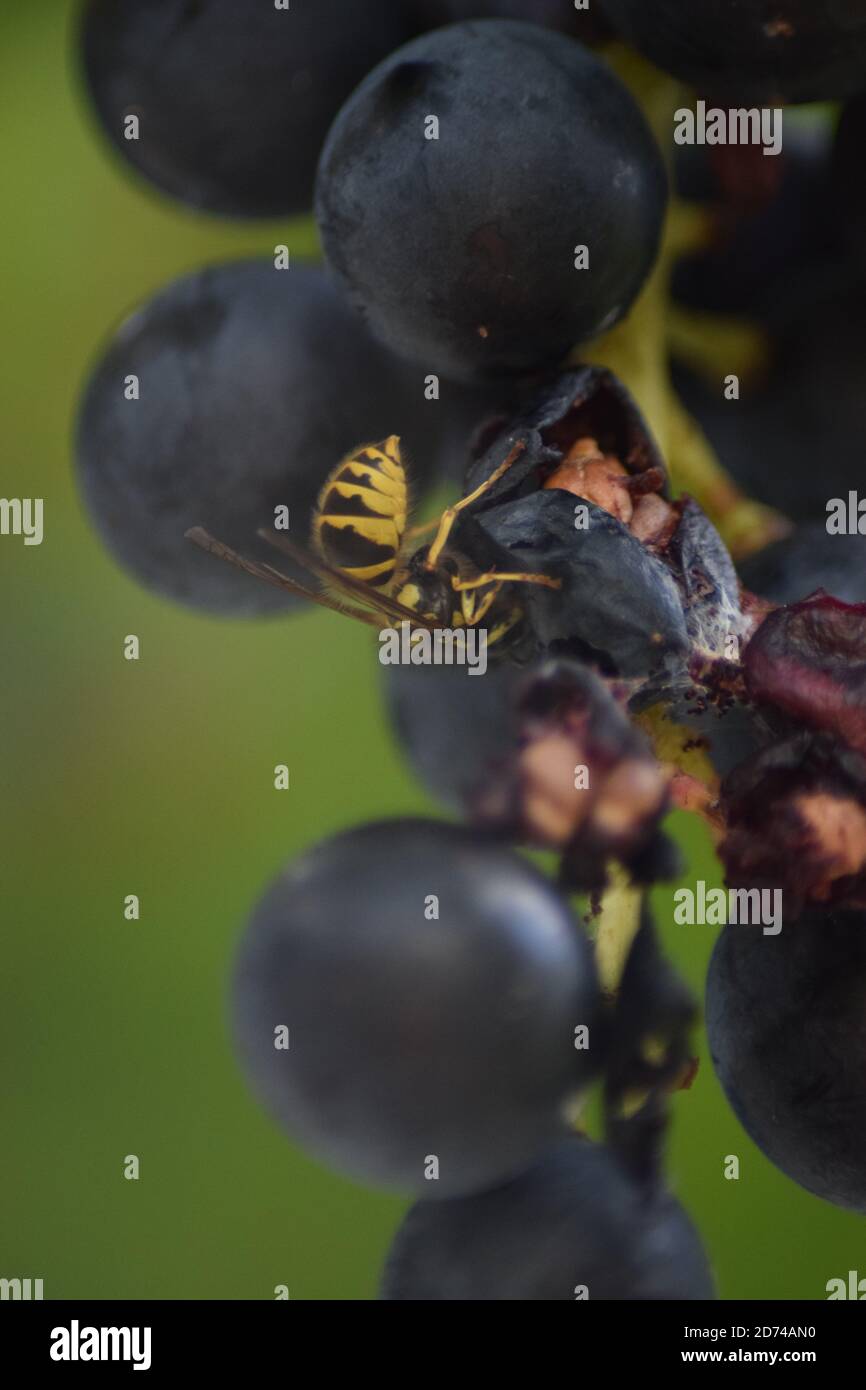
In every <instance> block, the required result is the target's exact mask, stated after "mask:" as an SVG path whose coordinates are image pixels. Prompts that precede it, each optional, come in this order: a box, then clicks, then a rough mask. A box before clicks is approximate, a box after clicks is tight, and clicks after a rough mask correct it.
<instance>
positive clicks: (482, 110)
mask: <svg viewBox="0 0 866 1390" xmlns="http://www.w3.org/2000/svg"><path fill="white" fill-rule="evenodd" d="M517 71H519V72H520V73H521V84H522V90H523V91H524V92H525V94H526V95H525V100H523V101H521V102H520V103H515V100H514V73H515V72H517ZM431 115H434V116H436V117H437V119H438V120H439V123H440V125H439V138H438V139H428V138H425V129H426V127H427V122H428V119H429V117H430V116H431ZM503 130H508V131H509V132H510V139H511V142H512V145H511V152H510V157H509V158H507V159H503V158H502V138H503V137H502V132H503ZM612 165H615V166H616V168H617V170H618V176H617V178H616V180H612V179H611V177H610V169H611V166H612ZM666 203H667V180H666V175H665V171H664V165H663V162H662V159H661V156H660V154H659V151H658V148H657V146H656V144H655V142H654V139H653V136H652V134H651V132H650V130H649V127H648V126H647V124H646V122H645V120H644V117H643V115H642V114H641V112H640V110H639V108H638V107H637V106H636V104H635V103H634V101H633V100H632V97H631V95H630V93H629V92H628V91H627V89H626V88H625V87H624V86H623V85H622V84H621V83H620V82H619V80H618V79H617V78H616V77H615V76H614V75H613V74H612V73H611V71H610V70H609V69H608V68H607V67H606V66H605V65H604V64H603V63H602V62H601V60H600V59H598V58H597V57H596V56H595V55H594V54H593V53H592V52H591V51H590V50H589V49H586V48H584V47H583V46H582V45H580V44H578V43H576V42H575V41H573V40H571V39H568V38H566V37H564V36H563V35H561V34H556V33H553V32H551V31H549V30H546V29H543V28H541V27H540V26H538V25H532V24H520V23H516V22H514V23H513V22H511V21H507V20H482V21H479V22H477V23H476V22H471V23H466V24H455V25H450V26H447V27H446V28H444V29H437V30H434V31H433V33H430V34H426V35H423V36H422V37H421V38H419V39H416V40H414V41H413V42H412V43H409V44H407V45H406V46H404V47H403V48H401V49H398V50H397V52H396V53H393V54H392V55H391V56H390V57H389V58H388V59H387V60H386V61H385V62H384V63H382V64H380V65H379V67H377V68H376V69H374V71H373V72H372V73H371V74H370V75H369V76H368V77H367V78H366V79H365V81H364V82H363V83H362V84H361V85H360V87H359V88H358V89H357V90H356V91H355V92H354V93H353V95H352V96H351V97H350V98H349V100H348V101H347V102H346V104H345V105H344V107H343V108H342V110H341V111H340V114H339V116H338V117H337V119H336V120H335V122H334V124H333V126H332V128H331V131H330V134H329V136H328V140H327V142H326V145H325V148H324V150H323V152H322V157H321V161H320V165H319V172H318V176H317V182H316V215H317V220H318V223H319V229H320V232H321V235H322V241H323V245H324V250H325V254H326V257H327V259H328V261H329V264H330V265H331V267H332V269H333V270H334V271H335V273H336V274H337V276H338V277H339V279H340V281H341V283H342V285H343V286H344V288H345V290H346V292H347V293H348V295H349V296H350V298H351V300H352V302H353V303H354V304H355V306H356V307H357V308H358V309H359V310H360V311H361V312H362V313H363V314H364V317H365V319H366V321H367V323H368V325H369V326H370V328H371V329H372V331H373V332H374V334H375V335H376V336H377V337H379V338H380V339H381V340H382V341H383V342H385V343H387V344H388V346H390V347H391V348H392V349H393V350H394V351H396V352H397V353H399V354H400V355H402V356H405V357H407V358H408V359H410V360H414V361H417V362H421V363H423V364H424V365H425V366H426V367H427V369H428V370H431V371H437V372H441V373H442V374H444V375H445V376H452V377H455V378H458V379H465V380H472V379H480V378H489V377H495V376H501V375H505V376H508V375H520V374H522V373H526V372H530V371H534V370H536V369H538V368H541V367H544V366H545V365H548V364H551V363H554V362H557V361H559V360H560V359H561V358H562V357H563V356H564V355H565V354H566V353H567V352H569V351H570V350H571V349H572V348H573V347H574V345H575V343H579V342H583V341H586V340H587V339H588V338H591V337H593V336H595V335H596V334H598V333H600V332H602V331H604V330H606V329H607V328H609V327H611V326H612V325H613V324H614V323H617V322H618V321H619V320H620V319H621V318H622V317H623V316H624V315H625V313H626V312H627V310H628V308H629V307H630V305H631V304H632V302H633V300H634V299H635V297H636V295H637V294H638V292H639V290H640V289H641V286H642V285H643V283H644V281H645V280H646V278H647V275H648V274H649V272H650V270H651V268H652V266H653V264H654V262H655V258H656V253H657V250H658V245H659V239H660V233H661V226H662V220H663V217H664V213H665V207H666ZM455 209H456V210H459V211H458V215H456V216H455ZM407 223H408V224H409V225H410V226H411V229H412V234H411V236H407V235H406V226H407ZM579 246H587V247H588V248H589V256H590V264H589V268H588V269H579V268H576V265H575V259H576V248H577V247H579Z"/></svg>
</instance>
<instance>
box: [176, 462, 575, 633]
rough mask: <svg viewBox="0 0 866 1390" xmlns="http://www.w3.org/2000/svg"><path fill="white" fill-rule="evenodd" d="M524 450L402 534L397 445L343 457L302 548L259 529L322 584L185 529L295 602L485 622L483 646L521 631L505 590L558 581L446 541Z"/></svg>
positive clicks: (402, 481) (375, 616)
mask: <svg viewBox="0 0 866 1390" xmlns="http://www.w3.org/2000/svg"><path fill="white" fill-rule="evenodd" d="M524 447H525V445H524V444H523V443H521V442H519V443H518V444H516V445H515V446H514V448H513V449H512V450H511V452H510V453H509V455H508V456H507V458H506V459H505V460H504V461H503V462H502V463H501V464H500V465H499V466H498V467H497V468H496V469H495V470H494V471H493V472H492V473H491V475H490V476H489V477H488V478H486V479H485V480H484V482H482V483H481V484H480V485H479V486H478V487H476V488H475V489H474V490H473V491H472V492H470V493H468V494H467V495H466V496H465V497H462V498H461V499H460V500H459V501H458V502H456V503H454V504H453V505H452V506H450V507H446V508H445V510H444V511H443V512H442V514H441V516H440V517H439V518H438V519H437V520H435V521H433V522H431V523H430V524H429V525H428V526H421V527H416V528H413V529H411V530H407V529H406V523H407V518H408V513H409V484H408V478H407V470H406V466H405V464H404V461H403V456H402V452H401V448H400V440H399V438H398V437H397V436H396V435H389V436H388V438H387V439H385V440H382V441H381V442H380V443H378V444H365V445H361V446H359V447H358V448H357V449H354V450H353V451H352V452H351V453H350V454H348V455H347V456H346V457H345V458H343V459H342V460H341V461H340V462H339V463H338V464H337V466H336V467H335V468H334V469H333V470H332V471H331V473H330V474H329V475H328V477H327V479H326V481H325V483H324V486H323V487H322V489H321V491H320V493H319V497H318V500H317V503H316V506H315V509H314V512H313V518H312V526H311V541H312V546H313V549H312V550H311V551H306V550H304V549H302V548H301V547H299V546H297V545H295V544H294V542H292V541H290V540H289V539H288V537H287V536H285V535H284V534H282V533H280V532H277V531H273V530H268V529H267V528H265V529H262V530H260V531H259V532H258V534H259V536H261V537H262V539H264V540H266V541H267V542H269V544H271V545H272V546H274V548H275V549H277V550H280V551H282V552H283V553H284V554H286V555H287V556H288V557H289V558H290V559H292V560H293V561H294V562H295V563H296V564H298V565H300V566H302V567H303V568H304V569H305V570H306V571H307V572H309V573H311V574H313V575H315V576H316V577H317V578H318V579H320V580H322V581H323V582H324V584H325V586H326V588H325V589H323V590H318V591H316V590H313V589H308V588H306V587H305V586H304V585H302V584H300V583H297V582H296V581H295V580H294V579H291V578H290V577H289V576H288V575H286V574H283V573H282V572H281V571H280V570H278V569H277V568H275V567H274V566H273V565H268V564H261V563H259V562H258V561H254V560H248V559H246V558H245V557H244V556H242V555H240V554H239V553H238V552H237V551H235V550H232V549H230V548H229V547H228V546H227V545H224V544H223V543H222V542H221V541H219V540H217V539H215V538H214V537H213V536H211V535H209V534H208V532H207V531H205V530H203V529H202V528H201V527H198V526H197V527H193V528H192V529H191V530H190V531H187V532H186V536H187V539H188V540H191V541H192V542H193V543H194V544H196V545H198V546H199V547H200V548H201V549H202V550H205V551H208V552H209V553H210V554H212V555H215V556H217V557H218V558H219V559H221V560H225V561H228V563H230V564H233V565H235V566H236V567H237V568H238V569H241V570H244V571H245V572H246V573H247V574H250V575H253V576H254V577H256V578H258V579H262V580H264V581H265V582H267V583H268V584H272V585H275V586H276V587H277V588H280V589H283V590H285V591H287V592H289V593H292V594H295V595H297V596H299V597H302V598H306V599H310V600H311V601H312V602H314V603H318V604H321V605H322V606H323V607H325V608H329V609H331V610H332V611H333V612H336V613H342V614H343V615H344V616H346V617H350V618H355V619H357V620H358V621H360V622H364V623H367V624H369V625H371V626H374V627H377V628H379V629H381V628H383V627H387V626H390V625H392V624H394V623H395V622H397V623H400V622H407V623H409V624H411V626H412V627H413V628H415V629H427V630H428V631H431V630H432V631H436V630H438V629H442V628H446V627H447V628H451V629H455V628H456V629H460V628H464V629H465V628H478V627H479V626H480V625H481V624H482V623H485V624H486V632H487V643H488V645H491V644H492V643H494V642H501V641H502V640H503V639H505V638H506V637H508V636H509V635H510V634H512V633H513V632H514V631H515V629H516V628H517V627H518V626H519V625H520V622H521V619H522V617H523V610H522V606H521V605H520V604H519V603H518V602H515V601H514V598H513V595H512V593H511V590H510V586H511V585H517V584H533V585H539V586H541V587H546V588H550V589H558V588H559V587H560V584H561V581H560V580H559V579H557V578H553V577H551V576H549V575H544V574H532V573H523V572H516V571H509V570H506V571H501V572H500V571H497V570H495V569H484V568H482V567H479V566H476V565H474V564H473V562H472V560H471V559H470V558H469V557H468V556H467V555H466V554H464V553H463V552H462V551H461V550H460V549H459V548H458V547H456V546H455V545H454V544H453V533H454V528H455V524H456V523H457V521H458V519H459V518H460V516H461V515H462V514H463V513H465V512H466V511H467V510H468V509H470V508H472V507H474V506H475V505H476V504H477V503H478V502H479V501H481V499H482V498H483V497H484V496H485V494H486V493H488V492H489V491H490V489H491V488H493V487H494V486H495V484H496V483H497V482H498V481H499V480H500V478H502V477H503V476H504V474H505V473H506V472H507V471H508V469H509V468H511V467H512V466H513V464H514V463H515V462H516V461H517V459H518V458H519V456H520V454H521V453H522V451H523V449H524ZM427 531H435V535H434V537H433V540H432V542H431V543H430V544H429V545H422V546H420V547H418V548H416V549H414V550H410V548H409V544H408V543H409V542H410V541H411V540H413V539H416V538H417V537H418V536H420V535H422V534H424V533H425V532H427Z"/></svg>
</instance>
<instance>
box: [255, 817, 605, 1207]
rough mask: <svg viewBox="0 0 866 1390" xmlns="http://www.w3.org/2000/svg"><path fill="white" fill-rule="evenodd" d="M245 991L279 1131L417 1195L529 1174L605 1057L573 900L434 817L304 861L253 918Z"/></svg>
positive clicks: (368, 830) (350, 1169)
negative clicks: (282, 1037)
mask: <svg viewBox="0 0 866 1390" xmlns="http://www.w3.org/2000/svg"><path fill="white" fill-rule="evenodd" d="M233 995H234V1000H233V1013H234V1026H235V1035H236V1038H237V1041H238V1046H239V1049H240V1056H241V1059H242V1062H243V1066H244V1070H245V1071H246V1073H247V1075H248V1077H249V1079H250V1082H251V1083H252V1085H253V1087H254V1089H255V1090H256V1092H257V1093H258V1094H259V1095H260V1096H261V1098H262V1100H263V1101H264V1103H265V1105H266V1106H267V1108H268V1109H269V1110H270V1111H271V1113H272V1114H273V1115H274V1116H275V1118H276V1119H277V1120H278V1121H279V1123H280V1124H281V1126H283V1127H284V1128H285V1129H286V1130H287V1131H288V1133H289V1134H290V1135H292V1136H293V1137H294V1138H296V1139H297V1140H298V1142H299V1143H300V1144H302V1145H304V1146H305V1147H308V1148H309V1149H310V1150H311V1151H312V1152H313V1153H314V1154H317V1155H318V1156H319V1157H320V1158H322V1159H323V1160H324V1161H325V1162H327V1163H329V1164H331V1165H333V1167H335V1168H337V1169H338V1170H340V1171H341V1172H345V1173H348V1174H349V1175H351V1176H353V1177H355V1178H357V1179H359V1180H360V1181H364V1182H369V1183H371V1184H374V1185H377V1186H382V1187H386V1188H394V1189H397V1190H399V1191H404V1192H407V1193H414V1194H416V1195H417V1194H419V1193H422V1192H423V1193H424V1194H425V1196H428V1197H439V1196H453V1195H456V1194H464V1193H467V1192H473V1191H477V1190H478V1189H479V1188H483V1187H487V1186H490V1185H491V1184H493V1183H495V1182H498V1181H501V1180H503V1179H505V1178H507V1177H511V1176H513V1175H514V1173H516V1172H519V1171H521V1170H522V1169H523V1168H524V1167H525V1166H526V1165H527V1164H528V1163H530V1162H531V1161H532V1160H533V1159H534V1157H535V1156H536V1155H537V1154H538V1153H539V1152H540V1151H541V1150H542V1149H543V1148H544V1146H545V1145H546V1144H547V1143H549V1142H551V1141H552V1140H553V1139H554V1138H555V1137H556V1136H557V1134H558V1133H561V1132H562V1130H563V1126H564V1123H565V1121H564V1106H565V1104H566V1102H567V1101H568V1100H569V1098H570V1097H573V1095H574V1094H575V1093H576V1092H578V1091H580V1089H581V1088H582V1087H583V1086H585V1085H586V1083H587V1081H588V1080H589V1079H590V1078H591V1077H592V1075H593V1073H594V1072H595V1071H596V1070H597V1069H598V1068H599V1066H600V1065H601V1063H602V1060H603V1041H602V1026H603V1025H602V1020H601V1017H600V997H599V993H598V986H597V983H596V975H595V967H594V964H593V957H592V951H591V949H590V946H589V943H588V941H587V939H586V937H585V936H584V935H583V933H582V931H581V929H580V927H579V925H578V923H577V922H576V921H575V919H574V918H573V916H572V914H571V912H570V911H569V909H568V906H567V904H566V902H565V900H564V899H562V898H561V897H559V895H558V894H557V893H556V892H555V891H554V889H553V888H552V887H551V886H550V884H549V883H548V882H547V881H546V880H545V879H544V878H542V877H541V875H540V874H538V873H537V872H536V870H535V869H533V868H532V867H531V866H530V865H529V864H527V863H526V862H525V861H524V860H522V859H519V858H517V857H516V856H514V855H512V854H511V853H510V852H509V851H507V850H505V849H502V848H500V847H498V846H496V845H495V844H493V843H492V842H491V841H490V840H488V839H487V838H485V837H482V836H480V835H478V834H476V833H473V832H470V831H468V830H464V829H461V828H460V827H458V826H452V825H446V824H442V823H438V822H434V821H421V820H414V821H413V820H406V821H396V820H395V821H388V822H382V823H380V824H376V825H368V826H364V827H361V828H360V829H356V830H351V831H348V832H346V833H345V834H343V835H340V836H338V837H337V838H336V839H332V840H328V841H326V842H324V843H323V844H320V845H318V846H317V847H316V848H314V849H313V850H311V851H309V852H308V853H307V854H305V855H303V856H302V857H301V858H300V859H298V860H296V861H295V863H293V864H292V865H290V866H289V868H288V869H287V870H286V871H285V873H284V874H283V875H282V876H281V877H280V878H279V879H277V881H276V882H275V883H274V884H273V885H272V887H271V888H270V889H269V891H268V892H267V893H266V895H265V896H264V898H263V899H262V901H261V902H260V903H259V906H258V907H257V908H256V910H255V913H254V914H253V918H252V921H251V923H250V926H249V928H248V930H247V933H246V935H245V937H244V939H243V942H242V945H241V951H240V957H239V960H238V964H237V968H236V971H235V981H234V990H233ZM584 1026H585V1027H586V1028H588V1029H589V1033H588V1035H587V1036H588V1046H583V1044H584V1042H586V1041H587V1038H586V1037H584V1035H583V1034H582V1033H580V1034H578V1033H577V1032H576V1030H578V1029H580V1028H582V1027H584ZM280 1027H285V1028H287V1029H288V1030H289V1039H290V1045H289V1047H288V1048H287V1049H286V1050H279V1049H278V1047H277V1046H276V1045H275V1030H276V1029H278V1028H280ZM578 1044H580V1045H578ZM432 1164H435V1165H436V1174H437V1176H436V1177H435V1178H433V1177H431V1173H432V1171H433V1170H432V1168H431V1165H432Z"/></svg>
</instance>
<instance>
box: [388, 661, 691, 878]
mask: <svg viewBox="0 0 866 1390" xmlns="http://www.w3.org/2000/svg"><path fill="white" fill-rule="evenodd" d="M387 672H388V674H387V682H386V699H387V702H388V705H389V709H390V713H391V718H392V722H393V725H394V728H395V732H396V734H397V737H398V740H399V742H400V744H401V746H402V748H403V750H404V752H405V753H406V756H407V757H408V759H409V761H410V762H411V764H412V766H413V768H414V769H415V771H416V773H417V774H418V775H419V776H420V778H421V780H422V781H423V782H424V784H425V785H426V786H427V788H428V789H429V790H430V791H431V792H432V793H433V795H434V796H436V797H438V798H439V799H440V800H441V801H443V802H444V803H445V805H447V806H448V808H449V809H450V810H452V811H455V812H456V813H457V814H459V815H460V816H461V817H462V818H463V819H464V820H465V821H466V822H467V823H468V824H470V825H474V826H476V827H478V828H480V829H484V830H487V831H491V832H493V833H494V834H495V835H496V837H497V838H502V839H503V840H504V841H506V842H509V843H514V842H517V843H523V844H530V845H534V846H536V847H539V848H546V849H552V850H554V851H556V852H557V853H558V854H559V855H560V883H561V884H563V885H567V887H568V888H569V890H570V891H582V892H587V893H595V892H600V891H602V890H603V889H604V887H605V886H606V884H607V881H608V869H609V865H610V863H611V861H616V862H618V863H620V864H622V865H624V866H625V868H626V869H627V870H628V872H629V874H630V876H631V878H632V880H633V881H635V882H656V881H658V880H659V879H661V878H667V877H673V876H674V874H675V872H676V870H677V868H678V867H679V860H678V858H677V857H676V855H675V854H674V851H673V846H672V845H671V843H670V842H669V841H668V840H667V839H666V837H665V836H664V835H663V834H662V833H661V830H660V824H661V821H662V819H663V817H664V815H665V814H666V812H667V811H668V809H669V795H668V775H667V774H666V773H665V772H664V771H663V770H662V769H661V768H660V767H659V766H658V764H657V763H656V761H655V759H654V757H653V755H652V751H651V749H650V747H649V745H648V743H647V741H646V739H645V738H644V736H643V735H642V734H641V733H640V731H639V730H637V729H636V728H635V727H634V725H633V724H632V723H631V721H630V720H629V718H628V715H627V713H626V708H625V702H626V693H625V692H621V693H620V698H619V699H617V697H616V695H615V694H614V693H613V691H612V690H611V689H610V687H609V686H608V685H607V684H606V683H605V682H604V681H602V680H601V679H600V678H599V677H598V676H596V675H595V674H594V673H593V672H592V671H591V670H590V669H589V668H588V667H586V666H582V665H580V664H578V663H576V662H573V661H566V660H558V661H549V662H540V663H538V662H536V663H535V664H533V665H532V666H530V667H529V668H528V669H524V670H521V669H520V668H518V667H516V666H514V665H512V664H510V663H503V664H502V665H499V666H496V667H495V668H493V669H491V670H488V672H487V674H486V675H485V677H484V679H483V680H472V679H470V678H469V677H468V676H467V674H466V672H465V671H462V670H459V669H455V668H453V667H438V668H423V667H388V668H387ZM578 768H582V769H585V772H584V773H583V774H582V776H583V781H582V782H581V783H578V779H577V778H576V772H577V769H578Z"/></svg>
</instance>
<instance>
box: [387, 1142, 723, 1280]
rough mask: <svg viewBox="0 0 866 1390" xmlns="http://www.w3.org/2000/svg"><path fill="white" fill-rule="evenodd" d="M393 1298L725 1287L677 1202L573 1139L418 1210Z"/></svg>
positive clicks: (395, 1255) (407, 1227)
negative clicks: (485, 1186)
mask: <svg viewBox="0 0 866 1390" xmlns="http://www.w3.org/2000/svg"><path fill="white" fill-rule="evenodd" d="M382 1297H383V1298H385V1299H388V1300H392V1301H409V1300H430V1301H444V1300H462V1301H467V1302H472V1301H487V1300H496V1301H499V1300H502V1301H518V1300H520V1301H524V1300H536V1299H550V1300H567V1301H572V1302H573V1301H574V1300H575V1299H583V1298H589V1299H590V1300H594V1299H595V1300H597V1299H622V1300H624V1301H634V1300H643V1299H657V1300H660V1299H667V1300H680V1299H683V1300H694V1299H712V1298H714V1297H715V1291H714V1287H713V1280H712V1275H711V1274H710V1270H709V1267H708V1265H707V1259H706V1255H705V1254H704V1251H703V1249H702V1248H701V1243H700V1240H699V1238H698V1236H697V1233H696V1232H695V1229H694V1227H693V1226H692V1224H691V1222H690V1221H689V1218H688V1217H687V1216H686V1214H685V1212H684V1211H683V1209H682V1207H681V1206H680V1205H679V1204H678V1203H677V1202H676V1201H675V1200H674V1198H673V1197H671V1196H670V1195H669V1194H668V1193H666V1192H664V1191H663V1190H657V1189H656V1188H650V1189H649V1190H646V1189H644V1188H642V1187H640V1186H638V1185H637V1184H635V1183H634V1182H633V1181H632V1180H631V1178H630V1177H629V1176H628V1175H627V1173H626V1172H625V1170H624V1169H623V1168H621V1167H620V1165H619V1163H618V1161H617V1159H616V1157H615V1156H614V1154H613V1153H611V1152H610V1151H609V1150H607V1149H605V1148H602V1147H600V1146H599V1145H596V1144H591V1143H589V1142H588V1141H587V1140H584V1139H578V1138H576V1137H572V1138H568V1139H563V1140H562V1141H561V1142H560V1143H559V1144H558V1145H557V1146H556V1147H555V1148H553V1149H551V1150H550V1151H549V1152H548V1153H547V1154H545V1156H544V1158H542V1159H541V1160H540V1161H539V1162H538V1163H537V1164H536V1165H535V1166H534V1167H533V1168H531V1169H530V1170H529V1171H528V1172H527V1173H524V1174H523V1175H522V1176H521V1177H518V1178H516V1179H514V1180H513V1181H512V1182H509V1183H507V1184H505V1185H504V1186H502V1187H498V1188H496V1189H495V1190H494V1191H492V1192H483V1193H480V1194H478V1195H476V1196H471V1197H462V1198H457V1199H456V1200H451V1201H444V1202H419V1203H418V1204H417V1205H416V1206H414V1207H412V1209H411V1210H410V1212H409V1215H408V1216H407V1217H406V1219H405V1221H404V1222H403V1225H402V1226H401V1227H400V1229H399V1231H398V1232H397V1236H396V1239H395V1241H394V1244H393V1245H392V1247H391V1251H390V1254H389V1256H388V1263H387V1266H386V1269H385V1274H384V1279H383V1284H382Z"/></svg>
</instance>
